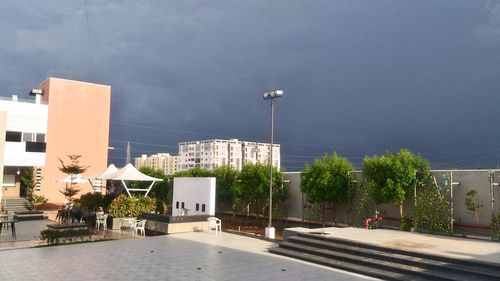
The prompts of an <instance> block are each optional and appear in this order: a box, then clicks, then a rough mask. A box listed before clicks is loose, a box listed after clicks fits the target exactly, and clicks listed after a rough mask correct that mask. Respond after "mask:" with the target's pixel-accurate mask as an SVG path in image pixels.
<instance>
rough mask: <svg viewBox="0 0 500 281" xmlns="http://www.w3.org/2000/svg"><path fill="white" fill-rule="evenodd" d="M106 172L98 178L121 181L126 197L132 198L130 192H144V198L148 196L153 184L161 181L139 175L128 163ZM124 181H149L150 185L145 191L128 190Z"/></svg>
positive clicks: (138, 189)
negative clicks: (113, 170)
mask: <svg viewBox="0 0 500 281" xmlns="http://www.w3.org/2000/svg"><path fill="white" fill-rule="evenodd" d="M110 166H111V165H110ZM115 168H116V167H115ZM108 169H109V167H108ZM106 171H107V169H106ZM106 171H104V172H103V173H101V174H100V175H99V177H98V178H100V179H102V180H113V181H121V182H122V184H123V187H125V191H127V194H128V196H132V195H131V194H130V191H142V192H146V194H145V195H144V196H148V193H149V192H150V191H151V188H152V187H153V185H154V184H155V182H157V181H163V180H162V179H158V178H153V177H150V176H148V175H146V174H143V173H141V172H140V171H139V170H137V169H136V168H135V167H134V166H133V165H132V164H130V163H129V164H127V165H126V166H125V167H123V168H121V169H119V170H117V171H115V172H110V173H106ZM126 181H151V185H149V188H145V189H143V188H128V186H127V184H126V183H125V182H126Z"/></svg>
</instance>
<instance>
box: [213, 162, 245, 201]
mask: <svg viewBox="0 0 500 281" xmlns="http://www.w3.org/2000/svg"><path fill="white" fill-rule="evenodd" d="M239 175H240V172H239V171H238V170H236V169H234V168H232V167H230V166H222V167H218V168H215V169H214V171H213V176H215V178H216V185H217V188H216V198H217V206H218V207H219V208H221V206H222V205H223V204H226V205H227V206H232V205H233V200H234V192H233V190H234V187H235V185H236V184H237V182H238V176H239Z"/></svg>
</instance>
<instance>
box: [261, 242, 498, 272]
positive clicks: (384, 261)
mask: <svg viewBox="0 0 500 281" xmlns="http://www.w3.org/2000/svg"><path fill="white" fill-rule="evenodd" d="M270 252H272V253H276V254H281V255H285V256H289V257H294V258H298V259H302V260H307V261H310V262H316V263H319V264H323V265H328V266H332V267H336V268H339V269H344V270H348V271H352V272H356V273H360V274H364V275H368V276H373V277H377V278H382V279H387V280H393V279H394V278H395V280H398V279H399V280H402V279H400V278H404V280H456V281H462V280H463V281H469V280H500V264H497V263H488V262H481V261H471V260H464V259H454V258H450V257H445V256H438V255H430V254H427V253H420V252H413V251H406V250H401V249H397V248H390V247H382V246H379V245H373V244H366V243H359V242H354V241H350V240H346V239H339V238H335V237H331V236H327V235H319V234H310V233H298V234H297V235H296V236H290V237H288V239H287V241H285V242H281V243H279V248H273V249H271V250H270Z"/></svg>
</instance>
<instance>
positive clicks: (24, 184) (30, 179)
mask: <svg viewBox="0 0 500 281" xmlns="http://www.w3.org/2000/svg"><path fill="white" fill-rule="evenodd" d="M34 173H35V172H34V169H33V167H30V168H28V169H25V170H23V172H22V173H21V175H20V176H19V180H20V181H21V188H25V190H26V199H27V200H28V202H27V203H26V204H25V207H26V209H28V210H30V211H32V210H33V209H35V204H34V203H35V197H34V193H33V190H34V189H35V185H36V180H35V177H34Z"/></svg>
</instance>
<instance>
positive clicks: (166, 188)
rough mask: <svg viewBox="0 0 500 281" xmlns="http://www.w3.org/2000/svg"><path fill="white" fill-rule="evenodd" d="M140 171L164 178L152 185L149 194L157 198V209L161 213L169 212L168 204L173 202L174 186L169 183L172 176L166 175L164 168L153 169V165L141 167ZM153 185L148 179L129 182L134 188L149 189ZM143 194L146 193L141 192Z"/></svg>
mask: <svg viewBox="0 0 500 281" xmlns="http://www.w3.org/2000/svg"><path fill="white" fill-rule="evenodd" d="M139 171H140V172H141V173H143V174H146V175H148V176H150V177H153V178H157V179H162V180H163V181H157V182H155V183H154V184H153V186H152V187H151V191H150V192H149V194H148V196H149V197H152V198H156V200H157V201H156V202H157V203H158V205H157V206H156V211H158V212H161V213H164V214H165V213H167V212H168V204H169V203H170V202H172V188H171V185H170V184H169V181H170V178H169V177H168V176H167V175H165V173H164V172H163V171H162V170H159V169H153V168H151V167H141V168H139ZM150 185H151V182H146V181H134V182H132V183H130V184H129V186H130V188H132V189H136V188H137V189H148V188H149V186H150ZM141 194H142V195H143V194H144V193H141Z"/></svg>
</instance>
